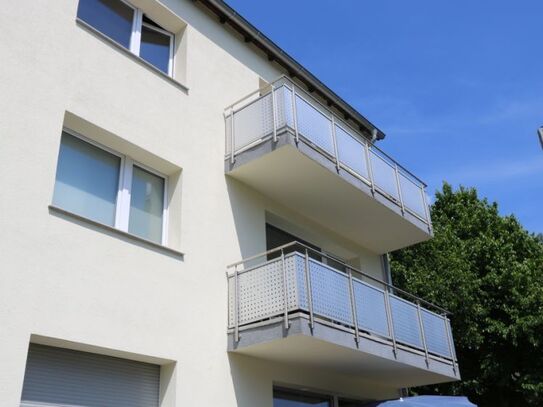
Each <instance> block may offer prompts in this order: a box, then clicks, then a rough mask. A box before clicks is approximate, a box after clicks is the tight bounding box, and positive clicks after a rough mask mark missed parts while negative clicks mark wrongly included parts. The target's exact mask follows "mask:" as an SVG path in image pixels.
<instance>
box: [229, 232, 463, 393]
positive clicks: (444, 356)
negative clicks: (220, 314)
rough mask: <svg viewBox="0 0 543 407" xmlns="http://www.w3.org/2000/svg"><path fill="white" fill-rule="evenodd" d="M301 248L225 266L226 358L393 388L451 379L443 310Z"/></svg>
mask: <svg viewBox="0 0 543 407" xmlns="http://www.w3.org/2000/svg"><path fill="white" fill-rule="evenodd" d="M295 245H296V246H295ZM289 247H290V250H289ZM293 247H296V248H297V250H300V247H302V248H304V249H303V250H305V253H300V252H291V250H292V249H293ZM311 251H312V249H311V248H309V247H307V246H304V245H302V244H301V243H296V242H293V243H290V244H288V245H285V246H282V247H279V248H277V249H274V250H272V251H270V252H266V253H263V254H261V255H258V256H254V257H251V258H249V259H246V260H243V261H241V262H239V263H236V264H234V265H232V266H230V267H229V270H228V272H227V279H228V324H229V326H228V339H229V340H228V350H229V351H230V352H236V353H241V354H245V355H250V356H254V357H258V358H261V359H268V360H273V361H276V362H282V363H287V364H295V365H306V366H310V367H313V368H316V369H329V370H331V371H339V372H343V373H346V374H350V375H355V376H360V377H366V378H367V379H369V380H386V382H387V384H391V385H395V386H398V387H411V386H418V385H426V384H434V383H440V382H447V381H452V380H458V379H459V378H460V374H459V371H458V367H457V361H456V356H455V351H454V343H453V339H452V333H451V328H450V322H449V319H448V317H447V312H446V311H445V310H443V309H441V308H439V307H437V306H434V305H432V304H430V303H428V302H426V301H424V300H422V299H419V298H417V297H415V296H412V295H410V294H408V293H406V292H404V291H402V290H399V289H397V288H394V287H392V286H390V285H388V284H386V283H384V282H382V281H378V280H375V279H374V278H372V277H371V276H368V275H365V274H364V273H362V272H361V271H359V270H355V269H353V268H351V267H350V266H348V265H346V264H341V267H342V268H343V269H342V270H339V269H337V268H332V267H330V266H328V265H326V264H325V261H326V260H325V257H326V256H324V257H322V256H323V254H322V253H320V252H319V253H316V252H311ZM317 255H318V256H317ZM319 259H322V261H319ZM334 264H336V266H337V265H338V263H337V261H336V262H335V263H334ZM430 309H432V310H430Z"/></svg>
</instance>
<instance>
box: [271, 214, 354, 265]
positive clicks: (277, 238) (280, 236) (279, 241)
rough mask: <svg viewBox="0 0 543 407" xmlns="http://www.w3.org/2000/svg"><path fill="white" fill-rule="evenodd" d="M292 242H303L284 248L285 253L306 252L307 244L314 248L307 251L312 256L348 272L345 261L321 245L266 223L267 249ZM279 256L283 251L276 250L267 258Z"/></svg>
mask: <svg viewBox="0 0 543 407" xmlns="http://www.w3.org/2000/svg"><path fill="white" fill-rule="evenodd" d="M291 242H298V243H301V244H294V245H292V246H290V247H287V248H285V249H284V250H283V252H284V253H285V254H288V253H292V252H298V253H301V254H304V253H305V251H306V247H305V246H307V247H309V248H310V249H313V250H308V251H307V254H308V256H309V257H310V258H312V259H314V260H317V261H319V262H321V263H324V264H326V265H328V266H330V267H333V268H335V269H336V270H340V271H343V272H347V269H346V267H345V266H344V265H343V263H345V262H344V261H343V260H341V259H340V258H338V257H335V256H333V255H331V254H329V253H325V252H324V251H323V250H322V249H321V248H320V247H318V246H315V245H314V244H312V243H309V242H307V241H305V240H303V239H300V238H299V237H297V236H294V235H292V234H290V233H288V232H285V231H284V230H281V229H279V228H277V227H275V226H273V225H270V224H269V223H266V251H270V250H273V249H275V248H277V247H280V246H283V245H286V244H288V243H291ZM320 253H323V255H321V254H320ZM279 256H281V252H280V251H276V252H273V253H269V254H268V256H267V258H268V260H272V259H275V258H277V257H279Z"/></svg>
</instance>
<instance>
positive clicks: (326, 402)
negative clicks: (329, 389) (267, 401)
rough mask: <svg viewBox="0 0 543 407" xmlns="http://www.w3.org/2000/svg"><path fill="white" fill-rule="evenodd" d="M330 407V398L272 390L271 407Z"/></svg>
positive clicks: (331, 400) (291, 391) (292, 391)
mask: <svg viewBox="0 0 543 407" xmlns="http://www.w3.org/2000/svg"><path fill="white" fill-rule="evenodd" d="M306 406H311V407H332V406H333V399H332V397H330V396H323V395H318V394H312V393H306V392H297V391H294V390H286V389H274V390H273V407H306Z"/></svg>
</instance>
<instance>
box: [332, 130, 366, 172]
mask: <svg viewBox="0 0 543 407" xmlns="http://www.w3.org/2000/svg"><path fill="white" fill-rule="evenodd" d="M336 142H337V150H338V157H339V162H340V163H342V164H343V165H346V166H347V167H349V168H350V169H351V170H353V171H354V172H356V173H357V174H358V175H361V176H362V177H364V178H366V179H369V175H368V165H367V162H366V149H365V146H364V144H362V143H361V142H360V141H358V140H357V139H356V138H355V137H354V136H352V135H351V134H350V133H348V132H347V131H346V130H344V129H343V128H342V127H340V126H337V125H336Z"/></svg>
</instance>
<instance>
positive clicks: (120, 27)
mask: <svg viewBox="0 0 543 407" xmlns="http://www.w3.org/2000/svg"><path fill="white" fill-rule="evenodd" d="M77 17H78V18H79V19H81V20H82V21H84V22H85V23H87V24H89V25H90V26H92V27H94V28H95V29H96V30H98V31H100V32H101V33H102V34H104V35H106V36H107V37H109V38H111V39H112V40H114V41H115V42H117V43H118V44H120V45H122V46H123V47H125V48H127V49H129V50H130V51H131V52H132V53H134V54H135V55H138V56H139V57H140V58H142V59H144V60H145V61H147V62H149V63H150V64H151V65H153V66H155V67H156V68H158V69H159V70H161V71H162V72H164V73H166V74H168V75H170V76H171V75H172V72H173V46H174V35H173V34H172V33H170V32H168V31H166V30H164V29H163V28H162V27H160V26H159V25H158V24H156V23H155V22H154V21H152V20H151V19H150V18H148V17H147V16H145V15H144V14H143V11H142V10H140V9H138V8H135V7H133V6H132V5H130V4H128V3H127V2H125V1H124V0H79V8H78V10H77Z"/></svg>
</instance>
